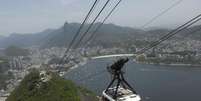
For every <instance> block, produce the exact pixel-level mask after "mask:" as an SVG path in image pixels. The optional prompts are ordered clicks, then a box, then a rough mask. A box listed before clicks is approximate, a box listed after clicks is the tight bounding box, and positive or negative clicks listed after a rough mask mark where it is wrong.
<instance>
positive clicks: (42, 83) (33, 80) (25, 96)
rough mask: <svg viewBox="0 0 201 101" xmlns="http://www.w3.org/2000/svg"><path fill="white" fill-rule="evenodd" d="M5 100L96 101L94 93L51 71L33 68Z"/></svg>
mask: <svg viewBox="0 0 201 101" xmlns="http://www.w3.org/2000/svg"><path fill="white" fill-rule="evenodd" d="M6 101H98V99H97V97H96V96H95V94H93V93H91V92H90V91H88V90H86V89H85V88H82V87H77V86H76V85H75V84H74V83H73V82H72V81H69V80H64V79H63V78H61V77H59V76H57V75H56V74H54V73H51V72H45V71H42V72H38V71H37V70H33V71H32V72H31V73H30V74H29V75H27V76H26V77H25V78H24V79H23V80H22V82H21V83H20V85H19V86H18V87H16V89H15V90H14V91H13V92H12V93H11V95H10V96H9V97H8V98H7V100H6Z"/></svg>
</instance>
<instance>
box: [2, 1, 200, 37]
mask: <svg viewBox="0 0 201 101" xmlns="http://www.w3.org/2000/svg"><path fill="white" fill-rule="evenodd" d="M93 1H94V0H0V35H8V34H10V33H14V32H16V33H34V32H40V31H42V30H45V29H48V28H58V27H60V26H62V25H63V23H64V22H65V21H68V22H81V21H82V20H83V18H84V16H85V14H86V13H87V11H88V9H89V7H90V5H91V4H92V3H93ZM104 1H106V0H101V2H104ZM112 1H117V0H112ZM176 1H178V0H123V2H122V4H121V5H120V6H119V7H118V9H117V10H116V11H115V13H114V15H113V16H112V17H111V18H110V19H109V20H108V21H107V23H114V24H118V25H122V26H130V27H137V28H138V27H140V26H142V25H143V24H144V23H146V22H147V21H149V20H150V19H151V18H152V17H154V16H155V15H157V14H158V13H160V12H161V11H163V10H164V9H166V8H168V7H169V6H170V5H172V4H174V3H175V2H176ZM112 4H113V2H111V4H110V5H112ZM200 4H201V0H184V1H183V2H182V3H181V4H180V5H178V6H177V7H175V8H173V9H171V10H170V11H169V12H167V13H166V14H165V15H163V16H161V17H160V18H159V19H157V20H156V21H155V22H153V23H152V24H150V25H149V26H147V27H158V26H162V27H173V26H176V25H178V24H182V23H184V22H185V21H187V20H189V19H190V18H191V17H193V16H195V15H197V14H199V13H201V6H200ZM98 7H99V6H98ZM108 9H109V7H108V8H107V10H108ZM107 10H106V11H107ZM104 14H106V13H104ZM99 20H100V19H99Z"/></svg>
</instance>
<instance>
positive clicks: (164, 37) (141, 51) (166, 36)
mask: <svg viewBox="0 0 201 101" xmlns="http://www.w3.org/2000/svg"><path fill="white" fill-rule="evenodd" d="M200 17H201V14H200V15H198V16H196V17H194V18H193V19H191V20H190V21H188V22H187V23H185V24H183V25H181V26H179V27H178V28H176V29H175V30H173V31H171V32H169V33H168V34H166V35H164V36H163V37H161V38H160V39H159V40H157V41H155V42H153V43H151V44H149V45H148V46H147V47H145V48H143V49H142V50H140V51H138V52H137V55H139V54H143V53H145V52H146V51H148V50H149V49H151V48H153V47H155V46H157V45H159V44H160V43H162V42H163V41H165V40H167V39H169V38H171V37H173V36H174V35H176V34H177V33H179V32H181V31H183V30H185V29H187V28H188V27H190V26H191V25H193V24H195V23H196V22H198V21H200V20H201V18H200Z"/></svg>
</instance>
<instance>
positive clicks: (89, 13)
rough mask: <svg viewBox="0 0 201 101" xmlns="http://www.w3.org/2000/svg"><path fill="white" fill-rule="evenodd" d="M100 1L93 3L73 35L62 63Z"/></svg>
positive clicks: (96, 0)
mask: <svg viewBox="0 0 201 101" xmlns="http://www.w3.org/2000/svg"><path fill="white" fill-rule="evenodd" d="M98 1H99V0H95V1H94V3H93V5H92V7H91V9H90V10H89V12H88V14H87V15H86V17H85V19H84V21H83V22H82V24H81V25H80V27H79V29H78V30H77V32H76V34H75V36H74V37H73V39H72V41H71V42H70V44H69V45H68V47H67V49H66V51H65V52H64V55H63V57H62V58H61V62H60V64H62V63H63V61H64V59H65V57H66V56H67V53H68V52H69V51H70V49H71V47H72V45H73V43H74V42H75V40H76V38H77V37H78V35H79V34H80V31H81V29H82V28H83V27H84V25H85V23H86V22H87V20H88V19H89V17H90V15H91V13H92V12H93V10H94V8H95V6H96V5H97V3H98Z"/></svg>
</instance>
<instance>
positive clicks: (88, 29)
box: [74, 0, 111, 48]
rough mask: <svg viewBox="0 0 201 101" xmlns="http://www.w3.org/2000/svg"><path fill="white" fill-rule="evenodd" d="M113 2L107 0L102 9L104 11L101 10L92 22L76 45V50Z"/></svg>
mask: <svg viewBox="0 0 201 101" xmlns="http://www.w3.org/2000/svg"><path fill="white" fill-rule="evenodd" d="M110 1H111V0H107V1H106V3H105V4H104V6H103V7H102V9H101V10H100V12H99V13H98V15H97V16H96V17H95V19H94V20H93V21H92V23H91V24H90V25H89V27H88V28H87V30H86V31H85V32H84V34H82V36H81V38H80V39H79V41H78V42H77V43H76V44H75V46H74V48H77V47H78V46H79V44H80V43H81V42H82V40H83V38H84V37H85V36H86V35H87V34H88V32H89V31H90V29H91V28H92V27H93V25H94V23H95V22H96V20H97V19H98V18H99V16H100V15H101V13H102V12H103V10H104V9H105V8H106V6H107V5H108V3H109V2H110Z"/></svg>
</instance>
